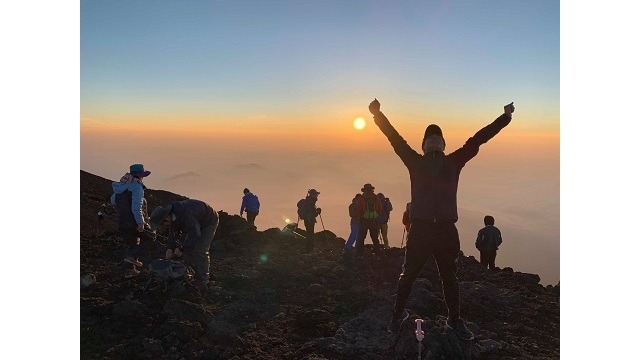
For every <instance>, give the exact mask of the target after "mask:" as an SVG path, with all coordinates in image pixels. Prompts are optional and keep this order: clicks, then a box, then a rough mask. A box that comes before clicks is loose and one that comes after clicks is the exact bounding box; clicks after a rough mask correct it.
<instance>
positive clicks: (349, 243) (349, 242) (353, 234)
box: [344, 222, 358, 250]
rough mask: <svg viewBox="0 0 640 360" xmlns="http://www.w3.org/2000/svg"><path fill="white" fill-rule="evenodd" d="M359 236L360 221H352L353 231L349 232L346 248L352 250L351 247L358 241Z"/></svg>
mask: <svg viewBox="0 0 640 360" xmlns="http://www.w3.org/2000/svg"><path fill="white" fill-rule="evenodd" d="M357 236H358V223H357V222H352V223H351V233H350V234H349V239H347V242H346V243H345V244H344V250H351V248H353V243H354V242H355V241H356V238H357Z"/></svg>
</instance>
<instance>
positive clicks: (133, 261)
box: [124, 256, 143, 267]
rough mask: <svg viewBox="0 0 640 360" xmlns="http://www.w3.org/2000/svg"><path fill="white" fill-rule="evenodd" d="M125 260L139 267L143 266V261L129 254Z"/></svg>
mask: <svg viewBox="0 0 640 360" xmlns="http://www.w3.org/2000/svg"><path fill="white" fill-rule="evenodd" d="M124 262H126V263H129V264H133V266H137V267H142V265H143V264H142V261H140V260H138V259H135V258H133V257H131V256H128V257H126V258H124Z"/></svg>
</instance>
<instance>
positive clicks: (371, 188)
mask: <svg viewBox="0 0 640 360" xmlns="http://www.w3.org/2000/svg"><path fill="white" fill-rule="evenodd" d="M374 189H375V188H374V187H373V185H371V184H369V183H367V184H364V186H363V187H362V189H360V191H366V190H374Z"/></svg>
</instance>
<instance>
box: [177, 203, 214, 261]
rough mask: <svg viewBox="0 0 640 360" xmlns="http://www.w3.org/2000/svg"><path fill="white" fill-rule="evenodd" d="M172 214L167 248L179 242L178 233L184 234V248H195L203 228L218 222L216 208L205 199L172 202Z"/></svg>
mask: <svg viewBox="0 0 640 360" xmlns="http://www.w3.org/2000/svg"><path fill="white" fill-rule="evenodd" d="M170 214H173V216H174V219H173V225H172V226H171V229H170V230H169V235H168V236H167V248H168V249H173V248H175V247H176V244H177V235H178V233H182V234H183V235H184V237H185V238H184V242H183V243H182V248H183V249H193V247H194V246H195V245H196V241H197V240H198V239H199V238H200V236H202V229H204V228H206V227H207V226H211V225H217V224H218V215H217V214H216V213H215V210H213V209H212V208H211V206H209V204H207V203H205V202H204V201H200V200H195V199H187V200H182V201H174V202H172V203H171V211H170Z"/></svg>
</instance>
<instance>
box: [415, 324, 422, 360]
mask: <svg viewBox="0 0 640 360" xmlns="http://www.w3.org/2000/svg"><path fill="white" fill-rule="evenodd" d="M422 323H424V320H422V319H416V339H417V340H418V360H420V359H422V339H424V331H422Z"/></svg>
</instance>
